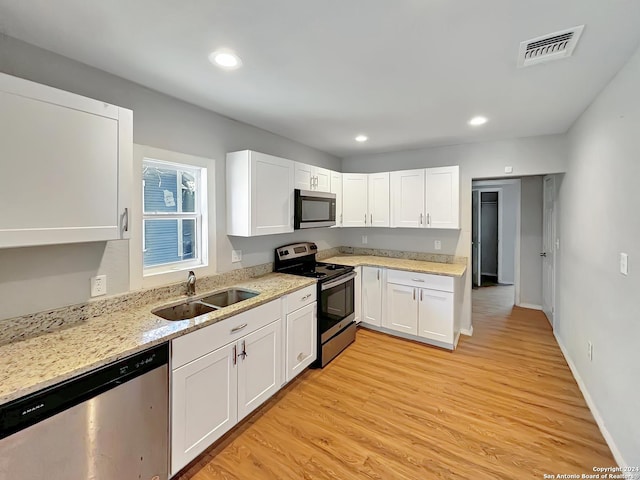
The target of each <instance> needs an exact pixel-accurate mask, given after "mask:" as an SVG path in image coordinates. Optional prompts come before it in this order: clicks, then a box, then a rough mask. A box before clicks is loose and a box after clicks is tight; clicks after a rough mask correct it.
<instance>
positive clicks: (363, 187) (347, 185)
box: [342, 173, 369, 227]
mask: <svg viewBox="0 0 640 480" xmlns="http://www.w3.org/2000/svg"><path fill="white" fill-rule="evenodd" d="M368 181H369V176H368V175H367V174H366V173H343V174H342V192H343V196H342V226H343V227H366V226H367V225H368V224H369V223H368V218H367V210H368V204H367V201H368V200H367V191H368Z"/></svg>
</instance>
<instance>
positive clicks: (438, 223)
mask: <svg viewBox="0 0 640 480" xmlns="http://www.w3.org/2000/svg"><path fill="white" fill-rule="evenodd" d="M426 178H427V182H426V211H427V227H429V228H460V177H459V168H458V166H453V167H442V168H427V177H426Z"/></svg>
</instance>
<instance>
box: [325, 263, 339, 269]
mask: <svg viewBox="0 0 640 480" xmlns="http://www.w3.org/2000/svg"><path fill="white" fill-rule="evenodd" d="M324 268H326V269H327V270H342V269H343V268H344V267H343V266H341V265H334V264H332V263H330V264H329V265H325V266H324Z"/></svg>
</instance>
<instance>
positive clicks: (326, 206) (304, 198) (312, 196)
mask: <svg viewBox="0 0 640 480" xmlns="http://www.w3.org/2000/svg"><path fill="white" fill-rule="evenodd" d="M294 213H295V215H294V225H293V226H294V228H295V229H296V230H300V229H303V228H317V227H332V226H334V225H335V224H336V194H335V193H327V192H314V191H313V190H300V189H297V188H296V189H295V209H294Z"/></svg>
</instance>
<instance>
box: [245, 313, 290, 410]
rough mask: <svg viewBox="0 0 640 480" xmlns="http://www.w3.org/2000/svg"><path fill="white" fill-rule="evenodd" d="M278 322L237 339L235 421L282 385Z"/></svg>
mask: <svg viewBox="0 0 640 480" xmlns="http://www.w3.org/2000/svg"><path fill="white" fill-rule="evenodd" d="M280 322H281V320H278V321H276V322H273V323H270V324H269V325H267V326H266V327H262V328H261V329H260V330H257V331H255V332H253V333H250V334H249V335H247V336H245V337H243V338H242V339H240V340H238V421H240V420H242V419H243V418H244V417H246V416H247V415H248V414H249V413H251V412H252V411H253V410H255V409H256V408H258V407H259V406H260V405H262V404H263V403H264V402H265V401H266V400H267V399H269V398H270V397H271V396H272V395H273V394H274V393H276V392H277V391H278V390H279V389H280V386H281V384H282V381H281V378H280V376H281V368H280V367H281V365H282V363H281V362H282V344H281V342H282V327H281V325H282V324H281V323H280Z"/></svg>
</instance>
